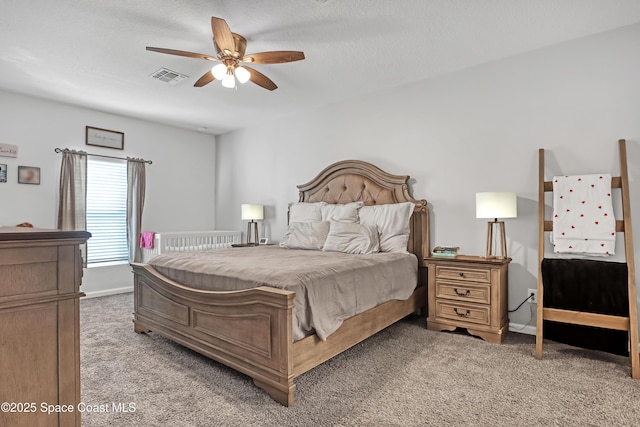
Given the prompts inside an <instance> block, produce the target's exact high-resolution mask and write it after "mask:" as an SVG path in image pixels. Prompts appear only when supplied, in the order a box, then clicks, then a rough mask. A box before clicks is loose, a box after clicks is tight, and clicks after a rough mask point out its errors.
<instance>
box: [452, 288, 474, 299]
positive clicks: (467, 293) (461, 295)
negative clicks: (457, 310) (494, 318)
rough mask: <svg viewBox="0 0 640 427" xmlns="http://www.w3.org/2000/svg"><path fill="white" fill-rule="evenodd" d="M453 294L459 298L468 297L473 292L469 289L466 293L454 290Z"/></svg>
mask: <svg viewBox="0 0 640 427" xmlns="http://www.w3.org/2000/svg"><path fill="white" fill-rule="evenodd" d="M453 292H455V293H456V295H458V296H459V297H468V296H469V294H471V291H470V290H469V289H467V291H466V292H458V288H453Z"/></svg>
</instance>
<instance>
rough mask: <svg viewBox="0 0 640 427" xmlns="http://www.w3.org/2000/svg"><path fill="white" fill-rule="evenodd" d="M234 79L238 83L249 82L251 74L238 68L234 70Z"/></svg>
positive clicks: (242, 68) (244, 69)
mask: <svg viewBox="0 0 640 427" xmlns="http://www.w3.org/2000/svg"><path fill="white" fill-rule="evenodd" d="M235 73H236V79H238V81H239V82H240V83H246V82H248V81H249V77H251V73H249V70H247V69H246V68H244V67H238V68H236V71H235Z"/></svg>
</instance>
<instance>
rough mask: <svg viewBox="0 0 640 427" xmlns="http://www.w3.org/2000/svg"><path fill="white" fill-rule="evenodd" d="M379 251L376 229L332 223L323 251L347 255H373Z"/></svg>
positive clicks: (346, 223) (356, 224)
mask: <svg viewBox="0 0 640 427" xmlns="http://www.w3.org/2000/svg"><path fill="white" fill-rule="evenodd" d="M379 249H380V241H379V240H378V229H377V228H376V227H375V226H369V225H362V224H358V223H356V222H338V221H332V222H331V226H330V227H329V235H328V236H327V241H326V242H325V243H324V247H323V248H322V250H323V251H326V252H344V253H347V254H373V253H376V252H378V251H379Z"/></svg>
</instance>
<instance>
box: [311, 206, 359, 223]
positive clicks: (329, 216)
mask: <svg viewBox="0 0 640 427" xmlns="http://www.w3.org/2000/svg"><path fill="white" fill-rule="evenodd" d="M362 206H364V203H362V202H351V203H345V204H335V205H334V204H328V203H327V204H324V205H322V208H321V210H322V220H323V221H340V222H358V210H359V209H360V208H361V207H362Z"/></svg>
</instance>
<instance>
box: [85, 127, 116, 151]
mask: <svg viewBox="0 0 640 427" xmlns="http://www.w3.org/2000/svg"><path fill="white" fill-rule="evenodd" d="M85 129H86V131H85V142H86V144H87V145H93V146H96V147H105V148H114V149H116V150H124V132H118V131H115V130H109V129H102V128H96V127H91V126H86V127H85Z"/></svg>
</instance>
